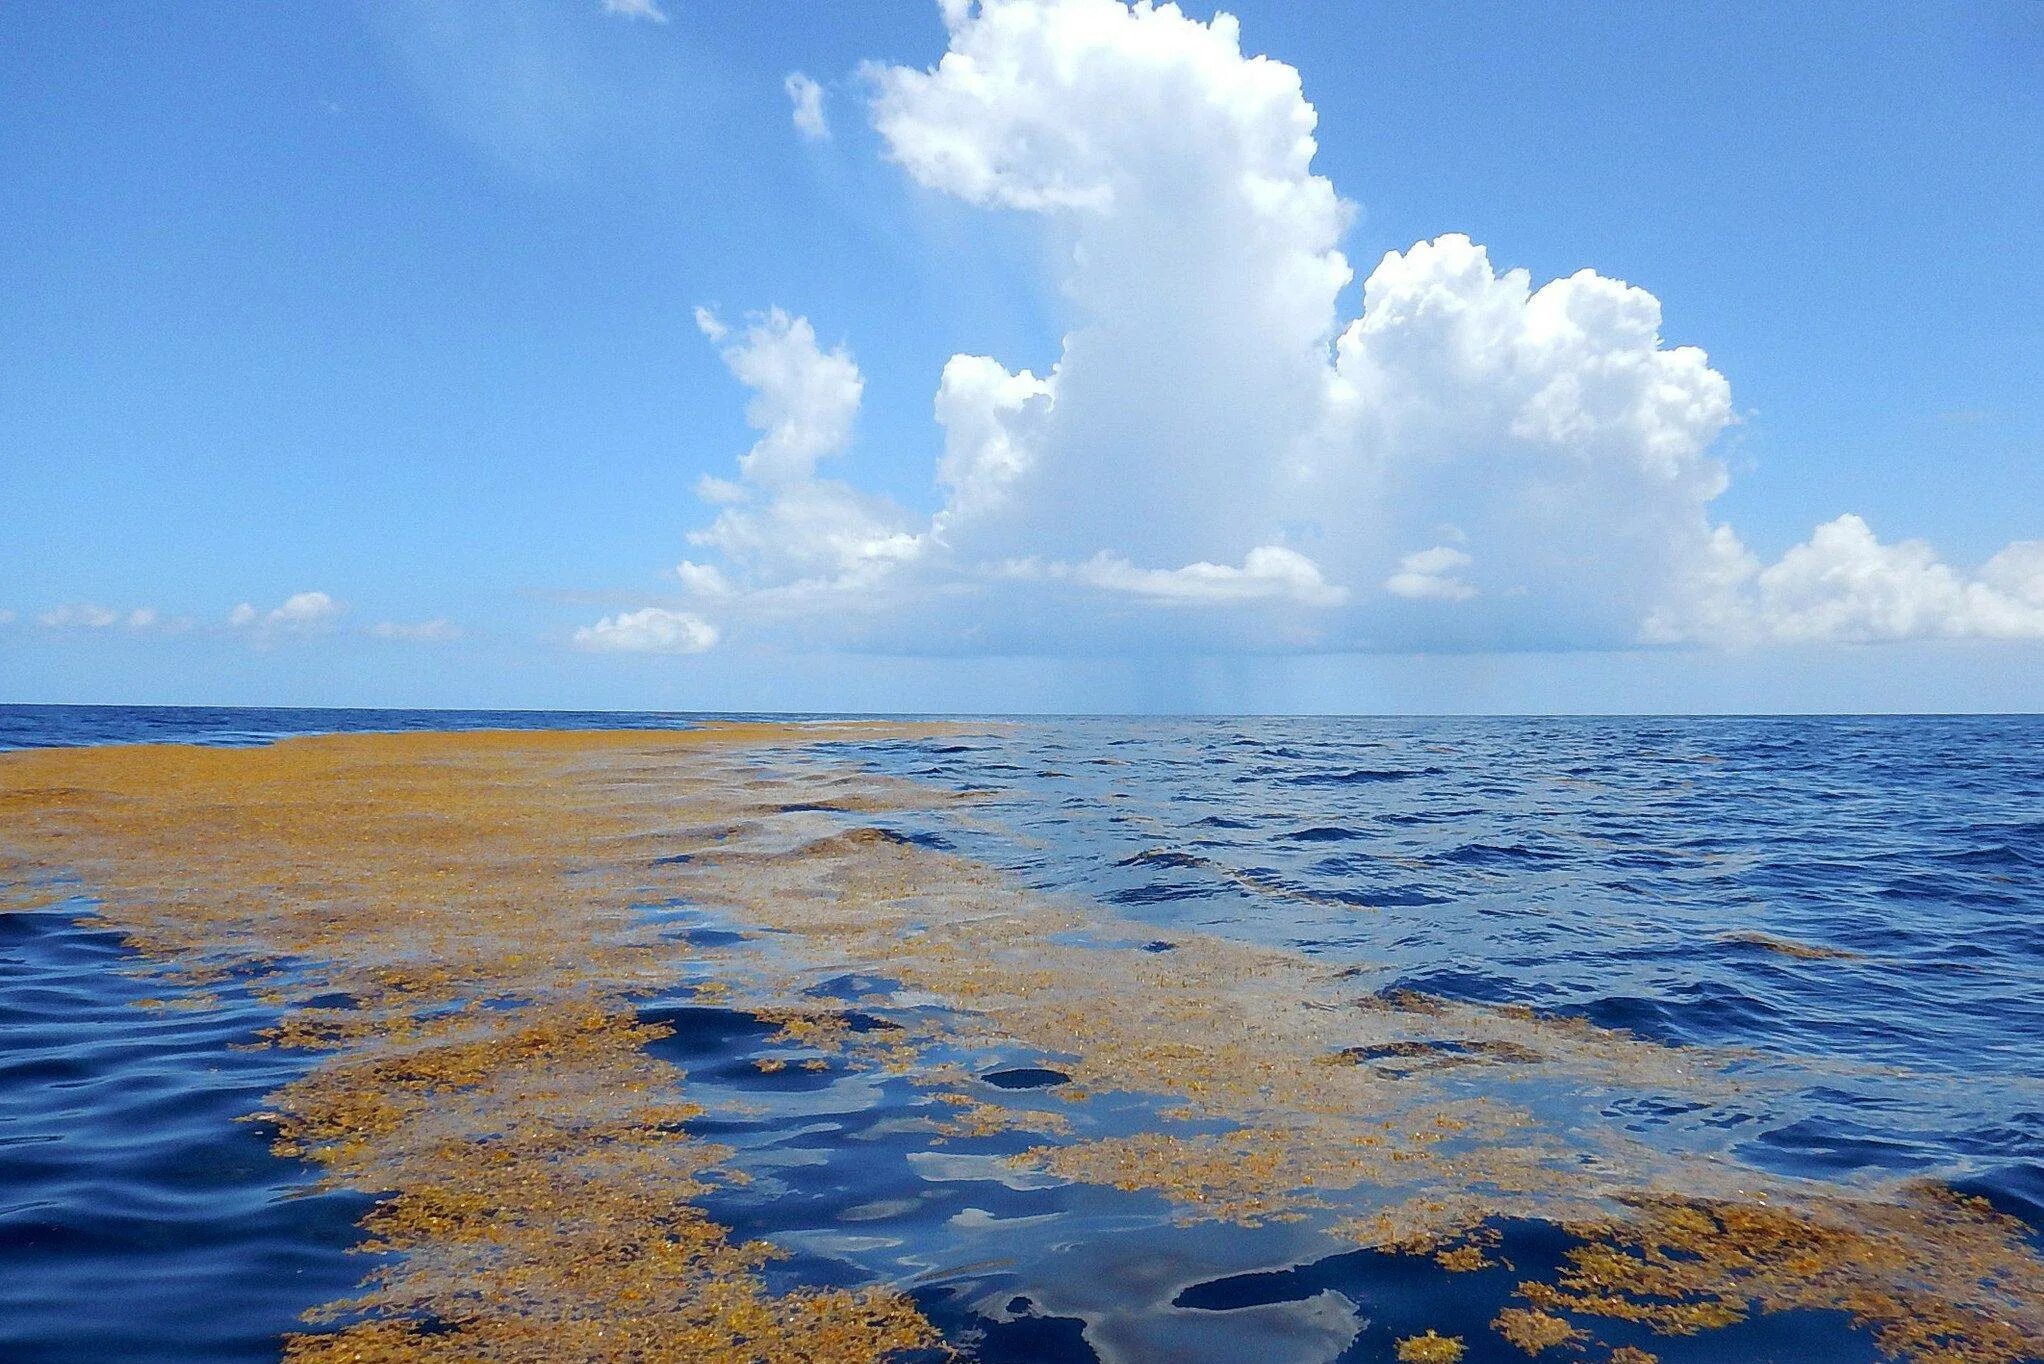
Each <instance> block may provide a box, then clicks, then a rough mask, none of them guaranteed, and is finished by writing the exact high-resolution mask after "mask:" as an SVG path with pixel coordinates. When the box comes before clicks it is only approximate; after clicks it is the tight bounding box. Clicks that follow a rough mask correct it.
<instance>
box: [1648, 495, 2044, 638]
mask: <svg viewBox="0 0 2044 1364" xmlns="http://www.w3.org/2000/svg"><path fill="white" fill-rule="evenodd" d="M1689 589H1690V590H1689V593H1688V595H1687V596H1686V598H1684V599H1683V600H1681V601H1678V602H1676V603H1673V604H1671V605H1669V606H1666V607H1664V608H1662V609H1661V610H1659V611H1656V612H1655V613H1654V614H1653V615H1652V616H1650V617H1649V618H1648V621H1647V627H1646V633H1647V635H1648V637H1649V638H1652V639H1658V640H1662V641H1678V640H1693V641H1704V642H1709V643H1717V644H1732V645H1750V644H1763V643H1810V642H1822V643H1837V642H1844V643H1861V644H1864V643H1872V642H1876V641H1882V640H1904V639H2044V540H2025V541H2019V542H2017V543H2016V544H2012V545H2010V546H2008V547H2007V548H2005V549H2003V550H2002V551H2001V552H2000V553H1999V554H1997V555H1995V556H1994V557H1993V558H1992V559H1989V560H1988V561H1987V562H1986V563H1985V564H1983V565H1982V566H1981V567H1980V570H1979V571H1978V572H1977V573H1973V574H1967V573H1963V572H1961V571H1960V570H1958V569H1955V568H1953V567H1952V566H1951V565H1949V564H1947V563H1945V562H1943V561H1942V560H1941V559H1939V558H1938V555H1937V552H1936V551H1935V550H1933V549H1932V548H1931V547H1930V546H1929V545H1927V544H1925V543H1924V542H1923V541H1921V540H1904V541H1901V542H1899V543H1896V544H1883V543H1881V541H1880V540H1879V539H1878V538H1877V537H1876V536H1875V535H1874V532H1873V529H1872V528H1871V527H1869V526H1868V525H1867V523H1866V522H1865V521H1863V520H1862V519H1860V518H1859V517H1857V516H1853V515H1850V514H1848V515H1845V516H1841V517H1839V518H1837V519H1836V520H1834V521H1829V522H1826V523H1825V524H1824V525H1821V526H1819V527H1817V529H1816V531H1815V532H1814V533H1812V535H1811V536H1810V538H1809V540H1808V541H1806V542H1805V543H1803V544H1800V545H1797V546H1795V547H1794V548H1792V549H1790V550H1789V551H1788V552H1787V553H1786V554H1784V555H1783V556H1782V557H1781V559H1780V560H1779V561H1778V562H1776V563H1773V564H1770V565H1768V566H1766V567H1762V566H1761V564H1760V561H1759V560H1758V559H1756V558H1755V557H1754V556H1753V555H1752V553H1751V552H1749V551H1748V550H1747V549H1746V547H1745V546H1744V545H1743V544H1741V543H1740V541H1739V538H1738V537H1737V536H1736V535H1734V534H1733V533H1732V531H1731V529H1730V528H1729V527H1723V526H1721V527H1719V528H1718V529H1717V531H1716V534H1715V537H1714V539H1713V541H1712V559H1711V561H1710V563H1709V565H1708V566H1707V568H1706V569H1704V570H1703V571H1700V572H1699V573H1698V574H1696V575H1695V577H1694V578H1693V579H1692V581H1691V583H1690V584H1689Z"/></svg>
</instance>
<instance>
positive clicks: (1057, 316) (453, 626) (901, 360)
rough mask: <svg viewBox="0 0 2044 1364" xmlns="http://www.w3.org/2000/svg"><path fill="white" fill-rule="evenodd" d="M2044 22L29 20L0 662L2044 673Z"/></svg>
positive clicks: (1542, 9)
mask: <svg viewBox="0 0 2044 1364" xmlns="http://www.w3.org/2000/svg"><path fill="white" fill-rule="evenodd" d="M2039 165H2044V10H2040V9H2039V7H2037V6H2036V5H2035V4H2033V3H2028V0H2011V3H2006V4H1987V3H1983V4H1969V5H1947V4H1924V5H1915V6H1886V7H1875V8H1873V9H1871V10H1869V9H1867V8H1865V7H1860V6H1848V5H1842V4H1822V3H1813V4H1807V5H1800V6H1769V5H1759V4H1752V5H1744V4H1732V5H1714V6H1687V7H1683V6H1642V5H1635V4H1626V3H1610V4H1566V5H1564V4H1559V3H1556V4H1546V3H1539V4H1533V5H1523V4H1509V5H1508V4H1502V3H1500V4H1441V5H1427V6H1414V5H1395V4H1385V3H1366V2H1365V0H1341V2H1339V3H1337V2H1336V0H1323V2H1320V3H1311V2H1307V0H1284V3H1277V2H1276V0H1257V2H1256V3H1242V4H1238V5H1230V6H1228V7H1227V8H1226V9H1225V10H1222V9H1217V8H1216V7H1214V6H1211V5H1204V4H1189V5H1186V6H1184V7H1183V9H1182V10H1181V9H1179V8H1174V7H1170V6H1157V7H1151V6H1149V5H1138V6H1136V7H1134V8H1131V7H1130V6H1128V5H1126V4H1123V3H1120V0H983V3H980V4H969V3H966V2H965V0H945V2H944V3H941V4H940V3H930V4H924V3H901V4H889V5H858V6H850V5H817V4H814V3H809V2H808V0H801V2H798V0H755V2H749V3H745V4H738V3H731V2H729V0H719V2H715V3H713V2H712V0H364V2H363V3H360V4H333V5H316V6H313V5H307V6H300V5H269V4H256V3H238V2H234V0H229V2H225V3H219V4H209V5H203V6H161V5H151V4H144V3H140V0H133V2H128V0H113V2H110V3H103V4H97V5H92V6H79V5H66V4H58V3H31V4H23V5H13V6H8V7H6V8H5V9H4V10H0V222H4V223H5V224H6V228H5V230H4V231H0V506H4V507H5V508H6V510H7V512H8V515H7V516H6V518H5V520H4V521H0V701H35V702H105V703H127V704H142V703H187V704H251V705H261V704H280V705H282V704H289V705H367V706H439V707H456V708H467V707H536V708H605V709H660V710H716V711H754V710H775V711H779V710H820V711H907V712H959V711H965V712H981V711H998V712H1080V711H1107V712H1151V711H1163V712H1185V711H1191V712H1235V711H1240V712H1275V713H1315V712H1334V713H1350V712H1369V713H1385V712H1463V711H1475V712H1511V713H1539V712H1596V713H1612V712H1668V711H1672V712H1701V711H1897V710H1899V711H1942V710H2025V711H2034V710H2037V709H2039V708H2040V707H2044V472H2040V470H2044V376H2040V374H2039V367H2040V362H2039V359H2038V357H2039V356H2040V355H2044V272H2040V271H2039V270H2038V269H2037V267H2036V262H2037V260H2038V259H2040V257H2044V180H2040V177H2039V176H2038V175H2037V173H2036V168H2037V167H2038V166H2039Z"/></svg>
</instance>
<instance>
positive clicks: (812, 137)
mask: <svg viewBox="0 0 2044 1364" xmlns="http://www.w3.org/2000/svg"><path fill="white" fill-rule="evenodd" d="M781 85H782V88H783V89H785V90H786V91H787V92H788V102H789V104H790V105H792V106H793V113H794V119H795V131H796V132H798V133H800V134H802V136H803V137H805V138H807V139H808V140H809V141H811V142H822V141H825V140H826V139H828V138H829V137H830V121H829V120H828V119H826V118H825V117H824V114H823V87H822V86H820V85H818V84H817V83H816V82H815V81H813V80H811V79H810V78H809V77H807V76H805V75H803V74H802V73H801V72H800V71H790V72H789V73H788V78H787V79H786V80H785V81H783V82H781Z"/></svg>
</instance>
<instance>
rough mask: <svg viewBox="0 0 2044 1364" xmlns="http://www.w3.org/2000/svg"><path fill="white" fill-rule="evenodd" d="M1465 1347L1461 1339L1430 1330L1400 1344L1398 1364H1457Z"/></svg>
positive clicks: (1408, 1337) (1409, 1337)
mask: <svg viewBox="0 0 2044 1364" xmlns="http://www.w3.org/2000/svg"><path fill="white" fill-rule="evenodd" d="M1463 1350H1464V1346H1463V1344H1462V1341H1461V1339H1460V1338H1459V1337H1456V1336H1444V1335H1439V1334H1437V1333H1435V1332H1434V1331H1433V1330H1431V1329H1429V1330H1428V1331H1427V1332H1426V1334H1424V1335H1418V1336H1407V1337H1405V1338H1404V1339H1403V1340H1401V1341H1399V1342H1398V1364H1455V1361H1457V1360H1459V1359H1460V1358H1462V1354H1463Z"/></svg>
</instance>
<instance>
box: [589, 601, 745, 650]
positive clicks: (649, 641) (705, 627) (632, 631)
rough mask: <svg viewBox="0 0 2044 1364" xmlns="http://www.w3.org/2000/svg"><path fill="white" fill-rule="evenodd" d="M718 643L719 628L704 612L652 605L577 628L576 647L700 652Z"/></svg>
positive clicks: (606, 617)
mask: <svg viewBox="0 0 2044 1364" xmlns="http://www.w3.org/2000/svg"><path fill="white" fill-rule="evenodd" d="M716 643H717V628H716V627H715V626H713V625H711V624H710V623H709V622H708V621H706V620H704V619H703V618H702V617H701V616H694V615H690V614H689V613H688V612H686V611H668V610H664V609H662V608H661V607H658V606H649V607H646V608H645V609H644V610H641V611H627V612H622V613H620V614H618V615H615V616H605V617H604V618H603V619H602V620H600V621H598V622H596V624H594V625H586V626H584V627H582V628H581V629H579V630H577V631H576V632H575V647H576V648H578V649H588V650H592V651H597V652H610V653H638V654H699V653H703V652H704V651H706V650H708V649H710V648H713V647H714V646H715V645H716Z"/></svg>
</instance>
